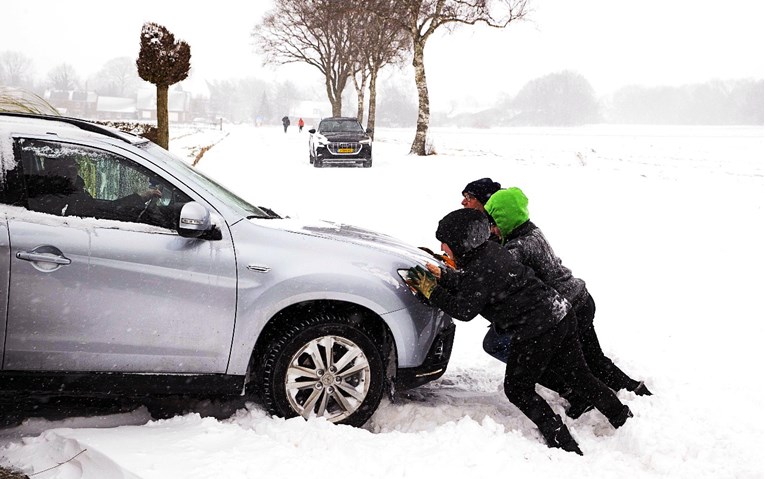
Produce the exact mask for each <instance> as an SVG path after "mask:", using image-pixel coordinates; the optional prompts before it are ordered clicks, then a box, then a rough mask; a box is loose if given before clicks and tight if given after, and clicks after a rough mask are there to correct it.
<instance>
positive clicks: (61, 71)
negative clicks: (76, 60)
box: [48, 63, 80, 90]
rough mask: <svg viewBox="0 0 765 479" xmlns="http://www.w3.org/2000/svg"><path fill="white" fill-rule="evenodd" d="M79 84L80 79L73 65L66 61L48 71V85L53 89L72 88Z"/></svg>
mask: <svg viewBox="0 0 765 479" xmlns="http://www.w3.org/2000/svg"><path fill="white" fill-rule="evenodd" d="M79 85H80V79H79V77H78V76H77V72H76V71H75V70H74V67H73V66H72V65H70V64H68V63H61V64H59V65H56V66H55V67H53V68H52V69H51V70H50V71H49V72H48V86H50V87H51V88H53V89H54V90H74V89H76V88H78V87H79Z"/></svg>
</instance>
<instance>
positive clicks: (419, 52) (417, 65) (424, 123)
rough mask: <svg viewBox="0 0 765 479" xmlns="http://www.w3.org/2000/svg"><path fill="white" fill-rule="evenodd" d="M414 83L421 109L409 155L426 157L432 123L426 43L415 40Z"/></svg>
mask: <svg viewBox="0 0 765 479" xmlns="http://www.w3.org/2000/svg"><path fill="white" fill-rule="evenodd" d="M412 66H414V82H415V84H416V85H417V97H418V99H419V107H418V112H417V132H416V133H415V135H414V141H413V142H412V148H411V150H409V154H412V155H419V156H425V155H427V154H428V152H427V150H426V143H427V137H428V123H430V99H429V98H428V82H427V81H426V79H425V42H424V41H418V40H415V42H414V58H413V59H412Z"/></svg>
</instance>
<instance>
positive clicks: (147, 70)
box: [136, 23, 191, 149]
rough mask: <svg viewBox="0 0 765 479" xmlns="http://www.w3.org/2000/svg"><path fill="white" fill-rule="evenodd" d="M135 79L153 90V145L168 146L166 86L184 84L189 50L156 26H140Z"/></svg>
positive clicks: (182, 42) (187, 74)
mask: <svg viewBox="0 0 765 479" xmlns="http://www.w3.org/2000/svg"><path fill="white" fill-rule="evenodd" d="M136 66H137V67H138V75H139V76H140V77H141V78H143V79H144V80H146V81H147V82H149V83H153V84H154V85H156V86H157V143H158V144H159V146H161V147H163V148H165V149H167V148H168V147H169V146H170V125H169V120H168V112H167V92H168V89H169V87H170V85H174V84H176V83H178V82H179V81H183V80H185V79H186V78H187V77H188V76H189V70H190V69H191V47H190V46H189V44H188V43H186V42H184V41H181V40H179V41H175V35H173V34H172V33H170V32H169V31H168V30H167V28H165V27H163V26H162V25H158V24H156V23H144V25H143V28H142V29H141V50H140V51H139V53H138V60H136Z"/></svg>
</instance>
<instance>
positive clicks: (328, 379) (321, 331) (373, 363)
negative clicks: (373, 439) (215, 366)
mask: <svg viewBox="0 0 765 479" xmlns="http://www.w3.org/2000/svg"><path fill="white" fill-rule="evenodd" d="M383 389H384V373H383V359H382V355H381V354H380V351H379V350H378V348H377V347H376V346H375V343H374V341H372V335H371V334H370V333H369V332H367V331H366V330H365V329H364V328H363V327H361V326H360V325H357V324H352V323H351V321H350V320H348V319H347V318H345V317H343V316H339V315H334V314H325V315H318V316H316V317H312V318H308V319H304V320H302V321H298V322H295V323H293V324H291V325H290V326H289V327H287V328H286V329H285V330H284V331H282V332H281V333H280V334H278V335H277V337H276V339H275V341H274V342H273V343H272V347H271V348H269V352H268V353H267V354H266V358H265V366H264V368H263V377H262V391H263V399H264V402H265V406H266V408H267V409H268V410H269V412H270V413H271V414H275V415H277V416H282V417H295V416H302V417H304V418H306V419H308V418H311V417H323V418H325V419H327V420H328V421H330V422H333V423H341V424H348V425H352V426H361V425H363V424H364V423H365V422H366V421H367V420H368V419H369V418H370V417H371V416H372V414H373V413H374V412H375V410H376V409H377V406H378V405H379V404H380V400H381V399H382V394H383Z"/></svg>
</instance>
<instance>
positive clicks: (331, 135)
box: [321, 131, 369, 142]
mask: <svg viewBox="0 0 765 479" xmlns="http://www.w3.org/2000/svg"><path fill="white" fill-rule="evenodd" d="M321 135H322V136H324V138H326V139H327V140H329V141H348V142H356V141H361V140H366V139H368V138H369V136H368V135H367V134H366V133H361V132H352V131H328V132H326V133H321Z"/></svg>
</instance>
